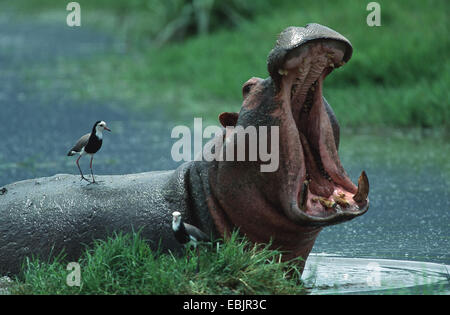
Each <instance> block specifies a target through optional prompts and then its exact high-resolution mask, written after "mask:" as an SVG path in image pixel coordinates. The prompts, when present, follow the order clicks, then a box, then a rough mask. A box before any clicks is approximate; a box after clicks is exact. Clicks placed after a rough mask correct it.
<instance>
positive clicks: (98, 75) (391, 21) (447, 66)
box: [0, 0, 450, 137]
mask: <svg viewBox="0 0 450 315" xmlns="http://www.w3.org/2000/svg"><path fill="white" fill-rule="evenodd" d="M68 2H69V1H67V3H68ZM78 2H79V3H80V6H81V20H82V28H92V29H97V30H101V31H102V32H106V33H108V34H110V36H111V37H112V38H113V40H114V42H115V44H114V49H112V50H111V51H108V52H107V53H101V54H98V55H97V56H94V57H89V58H85V59H82V58H81V59H76V60H70V59H69V60H63V59H62V60H60V61H59V62H57V63H56V64H55V65H54V73H55V76H57V77H58V78H59V79H60V80H59V83H58V84H61V85H65V86H66V87H70V90H71V91H72V92H71V93H72V94H73V95H71V97H73V98H76V99H89V100H102V101H104V100H116V101H119V102H120V103H121V104H122V105H121V106H123V104H126V106H129V108H130V110H146V109H151V108H152V107H155V106H160V107H163V108H164V109H165V110H166V111H167V112H168V113H169V114H170V116H171V117H172V118H173V119H175V120H177V119H183V118H186V117H193V116H195V117H203V118H204V119H207V120H211V121H214V122H216V119H217V114H218V113H220V112H222V111H239V108H240V104H241V86H242V84H243V83H244V82H245V81H246V80H247V79H249V78H250V77H252V76H259V77H267V76H268V73H267V70H266V57H267V55H268V52H269V51H270V49H271V48H272V47H273V45H274V43H275V40H276V38H277V34H278V33H279V32H280V31H281V30H283V29H284V28H285V27H287V26H290V25H296V26H303V25H305V24H307V23H309V22H317V23H321V24H324V25H327V26H329V27H331V28H333V29H335V30H336V31H338V32H340V33H341V34H343V35H344V36H346V37H347V38H348V39H349V40H350V41H351V42H352V44H353V48H354V54H353V57H352V59H351V60H350V62H349V63H348V64H347V65H346V66H345V67H342V68H340V69H339V70H337V71H335V72H334V73H333V74H332V75H330V76H329V77H328V78H327V80H326V82H325V87H324V94H325V96H326V98H327V99H328V100H329V102H330V103H331V105H332V106H333V108H334V109H335V112H336V115H337V117H338V119H339V121H340V123H341V125H342V126H345V127H346V128H349V127H357V128H361V127H364V128H366V127H368V126H369V127H374V128H379V129H380V128H381V129H382V128H384V127H394V128H404V127H419V128H425V129H428V128H435V129H439V130H444V134H446V137H448V134H449V131H448V130H449V122H450V105H449V91H448V86H449V81H450V62H449V50H450V47H449V32H448V30H449V22H448V18H447V17H448V14H449V12H450V10H449V9H450V5H449V1H447V0H410V1H392V0H380V1H378V3H379V4H380V6H381V26H380V27H369V26H368V25H367V23H366V17H367V15H368V14H369V13H370V12H369V11H367V10H366V6H367V4H368V3H369V2H370V1H343V0H335V1H324V0H314V1H313V0H303V1H300V0H299V1H288V0H281V1H280V0H266V1H263V0H259V1H237V0H229V1H227V0H167V1H157V0H96V1H92V0H80V1H78ZM67 3H66V2H64V1H55V0H28V1H19V2H16V1H14V2H12V1H11V2H10V3H3V4H2V5H1V6H0V8H1V7H3V9H5V8H7V9H8V10H13V11H15V12H16V14H17V15H18V16H20V17H21V18H23V19H27V18H29V17H30V16H32V17H33V19H40V20H43V21H47V22H56V21H60V22H61V23H65V20H66V16H67V14H68V12H67V11H65V10H62V9H61V7H62V6H65V5H66V4H67ZM92 64H95V67H93V66H92ZM79 69H83V70H82V71H80V70H79ZM28 71H29V72H30V73H29V77H30V78H31V77H33V78H35V77H36V73H38V72H39V71H40V69H39V66H35V67H33V68H31V69H28ZM74 73H76V74H77V75H73V74H74ZM52 82H53V78H49V79H48V80H46V79H45V77H43V78H42V79H40V80H37V81H35V82H32V84H35V85H36V86H37V87H38V88H39V87H47V86H48V85H49V84H54V83H52ZM87 87H88V88H87Z"/></svg>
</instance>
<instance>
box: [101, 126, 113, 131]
mask: <svg viewBox="0 0 450 315" xmlns="http://www.w3.org/2000/svg"><path fill="white" fill-rule="evenodd" d="M103 128H105V130H108V131H111V129H109V128H108V127H106V126H105V127H103Z"/></svg>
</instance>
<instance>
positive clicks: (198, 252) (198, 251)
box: [195, 246, 200, 273]
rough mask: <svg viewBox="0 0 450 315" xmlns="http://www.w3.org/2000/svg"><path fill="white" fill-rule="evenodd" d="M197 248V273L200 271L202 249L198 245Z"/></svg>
mask: <svg viewBox="0 0 450 315" xmlns="http://www.w3.org/2000/svg"><path fill="white" fill-rule="evenodd" d="M195 250H196V252H197V268H196V269H195V273H198V272H199V271H200V250H199V247H198V246H196V247H195Z"/></svg>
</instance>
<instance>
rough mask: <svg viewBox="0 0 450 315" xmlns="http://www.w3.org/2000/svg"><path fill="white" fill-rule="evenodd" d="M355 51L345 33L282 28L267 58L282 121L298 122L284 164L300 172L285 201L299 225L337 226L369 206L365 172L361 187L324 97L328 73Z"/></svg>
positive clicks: (321, 28) (288, 187)
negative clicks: (344, 158) (346, 162)
mask: <svg viewBox="0 0 450 315" xmlns="http://www.w3.org/2000/svg"><path fill="white" fill-rule="evenodd" d="M351 54H352V47H351V44H350V42H349V41H348V40H347V39H346V38H345V37H343V36H342V35H340V34H339V33H337V32H335V31H333V30H331V29H329V28H327V27H324V26H322V25H319V24H308V25H307V26H306V27H290V28H287V29H286V30H285V31H283V32H282V33H281V34H280V36H279V39H278V41H277V44H276V46H275V48H274V49H273V50H272V51H271V53H270V55H269V57H268V68H269V72H270V75H271V77H272V79H273V81H274V85H275V94H276V95H275V100H276V101H277V102H278V103H279V104H280V107H281V111H282V112H283V114H282V115H280V117H281V118H280V119H281V121H282V122H281V124H285V125H286V126H289V125H293V126H294V128H291V127H289V130H288V131H286V132H285V137H293V138H295V139H293V140H292V141H291V145H295V146H298V147H299V148H296V149H293V148H292V147H291V149H290V150H289V151H288V152H287V153H286V154H287V155H288V160H289V162H287V164H286V165H284V166H283V165H282V166H281V167H282V168H283V167H284V168H286V170H285V172H284V173H285V174H297V175H296V176H287V179H288V183H287V185H286V186H285V188H286V190H287V192H286V194H285V195H284V197H283V198H284V199H285V200H284V202H282V203H283V208H284V212H285V214H286V215H287V216H288V217H290V218H291V219H292V220H294V221H296V222H298V223H301V224H306V225H318V226H325V225H331V224H336V223H339V222H342V221H346V220H350V219H352V218H354V217H356V216H359V215H361V214H363V213H365V212H366V211H367V210H368V206H369V202H368V199H367V197H368V193H369V183H368V179H367V176H366V174H365V172H364V171H363V172H362V173H361V176H360V178H359V181H358V187H357V186H355V185H354V184H353V183H352V181H351V180H350V179H349V177H348V175H347V174H346V172H345V170H344V168H343V167H342V165H341V162H340V159H339V155H338V152H337V150H338V145H339V140H338V137H339V127H338V126H337V121H335V120H333V119H331V118H332V117H334V115H333V114H330V113H329V111H330V110H331V109H327V107H328V105H327V106H325V102H326V101H325V100H324V99H323V96H322V87H323V80H324V79H325V77H326V76H327V75H328V74H329V73H330V72H332V71H333V69H335V68H337V67H340V66H342V65H343V64H345V62H346V61H348V60H349V58H350V57H351ZM286 116H287V117H286ZM294 122H295V124H294ZM282 128H283V127H282ZM295 129H296V130H295ZM281 141H283V139H282V140H281Z"/></svg>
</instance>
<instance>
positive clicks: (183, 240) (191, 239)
mask: <svg viewBox="0 0 450 315" xmlns="http://www.w3.org/2000/svg"><path fill="white" fill-rule="evenodd" d="M172 230H173V234H174V235H175V238H176V240H177V241H178V243H180V244H182V245H184V247H185V248H186V249H187V248H188V247H189V246H193V247H194V248H195V249H196V252H197V269H196V272H199V270H200V252H199V250H198V247H197V246H198V245H199V244H200V243H202V242H209V241H210V240H211V239H210V238H209V237H208V235H206V234H205V233H204V232H202V231H201V230H200V229H199V228H197V227H195V226H193V225H190V224H188V223H185V222H183V218H182V217H181V213H180V212H178V211H175V212H173V213H172ZM188 261H189V256H188Z"/></svg>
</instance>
